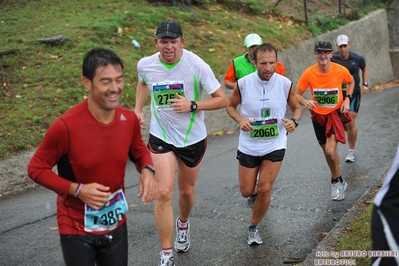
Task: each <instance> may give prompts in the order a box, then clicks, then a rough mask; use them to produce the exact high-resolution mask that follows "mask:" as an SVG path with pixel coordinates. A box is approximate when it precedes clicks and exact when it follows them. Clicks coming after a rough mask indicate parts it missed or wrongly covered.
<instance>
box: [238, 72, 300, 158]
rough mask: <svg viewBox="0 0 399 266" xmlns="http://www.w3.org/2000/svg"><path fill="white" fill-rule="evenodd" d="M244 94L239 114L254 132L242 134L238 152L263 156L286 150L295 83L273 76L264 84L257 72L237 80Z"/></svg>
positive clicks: (278, 75) (243, 132) (275, 74)
mask: <svg viewBox="0 0 399 266" xmlns="http://www.w3.org/2000/svg"><path fill="white" fill-rule="evenodd" d="M238 88H239V90H240V94H241V108H240V114H241V116H242V117H244V118H247V119H254V120H255V122H253V123H251V125H252V127H253V128H254V130H251V131H250V132H246V131H243V130H241V131H240V137H239V142H238V149H239V150H240V151H241V152H243V153H245V154H248V155H251V156H263V155H265V154H269V153H271V152H273V151H276V150H280V149H286V148H287V131H286V129H285V127H284V124H285V123H284V122H283V121H282V118H284V117H285V112H286V110H287V102H288V97H289V94H290V90H291V88H292V82H291V81H290V80H289V79H288V78H286V77H284V76H281V75H280V74H277V73H274V74H273V75H272V76H271V78H270V80H268V81H266V80H261V79H260V78H259V75H258V72H257V71H256V72H254V73H252V74H249V75H247V76H245V77H243V78H242V79H239V80H238Z"/></svg>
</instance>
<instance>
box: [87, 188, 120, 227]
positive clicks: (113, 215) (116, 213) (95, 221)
mask: <svg viewBox="0 0 399 266" xmlns="http://www.w3.org/2000/svg"><path fill="white" fill-rule="evenodd" d="M127 211H128V205H127V202H126V198H125V194H124V193H123V191H122V189H119V190H118V191H116V192H115V193H113V194H112V195H111V196H110V197H109V198H108V201H107V202H106V203H105V205H104V207H102V208H101V209H99V210H95V209H92V208H90V207H89V206H87V205H86V204H85V217H84V221H85V231H86V232H94V231H95V232H99V231H105V230H112V229H114V228H116V225H117V224H118V222H119V221H120V220H121V219H122V216H123V215H124V214H126V213H127Z"/></svg>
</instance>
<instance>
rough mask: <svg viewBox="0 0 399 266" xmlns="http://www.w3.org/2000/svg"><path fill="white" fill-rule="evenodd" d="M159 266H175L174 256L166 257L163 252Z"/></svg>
mask: <svg viewBox="0 0 399 266" xmlns="http://www.w3.org/2000/svg"><path fill="white" fill-rule="evenodd" d="M158 266H175V259H174V258H173V256H164V254H163V252H162V251H161V256H160V258H159V264H158Z"/></svg>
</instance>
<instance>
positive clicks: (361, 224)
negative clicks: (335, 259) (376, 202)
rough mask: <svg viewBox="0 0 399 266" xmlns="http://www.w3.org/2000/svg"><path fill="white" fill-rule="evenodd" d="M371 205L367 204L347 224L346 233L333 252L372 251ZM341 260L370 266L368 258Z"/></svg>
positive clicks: (357, 257) (359, 257)
mask: <svg viewBox="0 0 399 266" xmlns="http://www.w3.org/2000/svg"><path fill="white" fill-rule="evenodd" d="M372 209H373V204H368V205H367V206H366V207H364V209H362V210H361V211H360V214H359V216H357V217H356V219H355V220H353V221H352V222H351V223H350V224H349V228H347V232H345V233H344V234H343V236H342V239H341V240H340V242H339V243H338V244H337V245H336V246H335V248H334V249H335V251H338V252H341V251H345V250H355V251H366V252H367V251H369V250H372V243H371V237H370V232H371V213H372ZM340 258H341V259H351V260H355V261H356V265H370V261H371V260H370V258H369V257H368V256H356V257H340Z"/></svg>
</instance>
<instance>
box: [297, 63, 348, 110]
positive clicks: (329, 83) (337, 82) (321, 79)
mask: <svg viewBox="0 0 399 266" xmlns="http://www.w3.org/2000/svg"><path fill="white" fill-rule="evenodd" d="M351 80H352V76H351V74H350V73H349V71H348V69H346V68H345V67H343V66H341V65H339V64H336V63H333V62H331V63H330V71H329V72H328V73H326V74H321V73H319V71H318V65H317V64H314V65H312V66H310V67H308V68H307V69H306V70H305V71H304V72H303V74H302V76H301V78H300V79H299V81H298V85H297V88H298V89H299V90H301V91H303V92H305V91H306V90H307V88H308V87H310V92H311V95H312V100H313V101H317V102H318V104H317V105H316V107H315V108H314V109H313V111H314V112H315V113H317V114H321V115H327V114H329V113H331V112H332V111H334V110H337V109H339V108H340V107H341V105H342V103H343V101H344V99H343V95H342V82H345V83H347V82H350V81H351Z"/></svg>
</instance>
